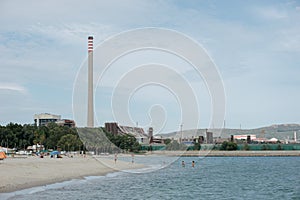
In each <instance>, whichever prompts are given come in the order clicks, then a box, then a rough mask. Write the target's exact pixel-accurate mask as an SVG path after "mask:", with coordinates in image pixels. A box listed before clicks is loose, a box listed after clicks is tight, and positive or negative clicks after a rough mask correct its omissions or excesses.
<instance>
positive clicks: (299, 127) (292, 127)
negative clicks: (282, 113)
mask: <svg viewBox="0 0 300 200" xmlns="http://www.w3.org/2000/svg"><path fill="white" fill-rule="evenodd" d="M205 131H206V130H205V129H193V130H183V131H182V135H183V137H184V138H187V137H188V138H190V137H192V136H200V135H202V136H205ZM209 131H211V132H217V130H214V129H212V130H209ZM295 131H296V132H297V138H298V139H299V137H300V124H276V125H271V126H267V127H261V128H256V129H223V130H222V132H221V135H220V137H221V138H229V137H230V135H246V134H248V135H249V134H253V135H256V137H265V138H273V137H275V138H278V139H281V140H282V139H288V138H289V139H293V138H294V132H295ZM180 135H181V133H180V131H177V132H171V133H165V134H157V135H156V136H162V137H166V138H174V139H176V138H179V137H180ZM214 137H216V135H214Z"/></svg>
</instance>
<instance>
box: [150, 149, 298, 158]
mask: <svg viewBox="0 0 300 200" xmlns="http://www.w3.org/2000/svg"><path fill="white" fill-rule="evenodd" d="M148 154H154V155H165V156H186V157H195V156H196V157H286V156H300V151H298V150H297V151H295V150H294V151H206V150H205V151H155V152H152V153H148Z"/></svg>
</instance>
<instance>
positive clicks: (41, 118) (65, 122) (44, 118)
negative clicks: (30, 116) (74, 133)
mask: <svg viewBox="0 0 300 200" xmlns="http://www.w3.org/2000/svg"><path fill="white" fill-rule="evenodd" d="M49 123H56V124H58V125H61V126H68V127H75V122H74V120H71V119H61V116H60V115H53V114H50V113H41V114H35V115H34V124H35V125H36V126H46V125H47V124H49Z"/></svg>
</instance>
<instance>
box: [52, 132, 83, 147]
mask: <svg viewBox="0 0 300 200" xmlns="http://www.w3.org/2000/svg"><path fill="white" fill-rule="evenodd" d="M57 145H58V146H60V147H61V148H62V149H63V150H65V151H76V150H79V148H80V146H81V145H82V143H81V141H80V139H79V138H78V136H77V135H73V134H67V135H64V136H62V137H61V138H60V140H59V141H58V143H57Z"/></svg>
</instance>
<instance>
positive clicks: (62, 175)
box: [0, 156, 143, 193]
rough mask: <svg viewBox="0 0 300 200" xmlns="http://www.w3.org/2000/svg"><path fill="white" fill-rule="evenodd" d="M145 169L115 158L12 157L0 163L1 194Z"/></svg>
mask: <svg viewBox="0 0 300 200" xmlns="http://www.w3.org/2000/svg"><path fill="white" fill-rule="evenodd" d="M142 167H143V165H139V164H132V163H127V162H122V161H119V160H118V161H117V163H115V162H114V160H113V157H103V158H97V159H95V158H93V157H91V156H87V157H85V158H84V157H82V156H74V157H73V158H71V157H67V156H64V157H63V158H50V157H45V158H39V157H26V158H25V157H23V158H10V157H8V158H7V159H5V160H2V161H0V177H1V182H0V193H6V192H12V191H17V190H21V189H26V188H31V187H35V186H43V185H47V184H51V183H57V182H62V181H67V180H72V179H80V178H83V177H85V176H100V175H105V174H107V173H110V172H114V171H120V170H128V169H136V168H142Z"/></svg>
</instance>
